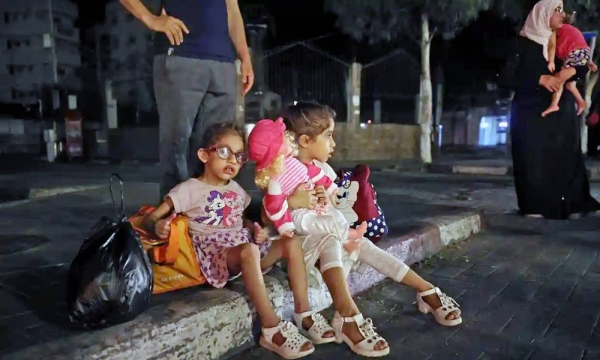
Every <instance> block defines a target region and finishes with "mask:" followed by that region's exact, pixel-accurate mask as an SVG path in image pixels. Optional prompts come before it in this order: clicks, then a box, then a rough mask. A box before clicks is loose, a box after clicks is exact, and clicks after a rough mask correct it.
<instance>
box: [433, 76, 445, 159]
mask: <svg viewBox="0 0 600 360" xmlns="http://www.w3.org/2000/svg"><path fill="white" fill-rule="evenodd" d="M435 77H436V89H435V92H436V93H435V117H434V121H433V148H434V149H435V150H436V151H435V155H436V156H439V155H441V153H442V144H441V143H440V141H439V140H440V126H441V125H442V112H443V109H444V81H445V80H444V69H443V68H442V66H441V65H438V67H437V71H436V76H435Z"/></svg>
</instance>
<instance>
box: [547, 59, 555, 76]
mask: <svg viewBox="0 0 600 360" xmlns="http://www.w3.org/2000/svg"><path fill="white" fill-rule="evenodd" d="M548 70H550V73H552V74H554V70H556V65H555V64H554V62H549V63H548Z"/></svg>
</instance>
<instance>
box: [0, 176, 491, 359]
mask: <svg viewBox="0 0 600 360" xmlns="http://www.w3.org/2000/svg"><path fill="white" fill-rule="evenodd" d="M147 173H148V171H147V170H144V168H140V169H138V170H136V169H135V167H133V168H132V169H131V170H130V171H129V172H123V177H124V179H125V200H126V211H127V213H130V214H131V213H133V212H134V211H136V210H137V209H138V208H139V206H141V205H142V204H145V203H147V202H148V199H150V198H156V197H157V196H158V185H157V184H156V183H154V182H152V181H151V179H149V178H144V177H145V176H146V174H147ZM109 174H110V172H109V173H104V172H103V170H96V169H95V168H94V167H89V168H88V170H87V171H85V172H75V171H71V172H68V171H66V170H65V171H63V172H62V176H63V178H64V182H63V183H61V184H64V183H65V182H68V181H73V179H90V181H92V180H93V179H104V180H103V181H104V182H105V184H104V185H103V186H102V187H101V188H97V189H91V190H85V191H80V192H75V193H70V194H64V195H60V196H52V197H46V198H40V199H33V200H28V201H25V202H20V203H13V204H10V206H5V207H1V206H0V225H2V228H1V229H0V303H2V304H3V305H2V307H0V308H1V309H0V356H7V357H8V354H11V356H10V358H72V357H75V356H76V355H74V354H77V353H78V354H80V356H83V357H88V356H91V354H95V355H94V356H95V357H97V358H106V359H115V358H125V357H134V358H136V356H137V357H138V358H139V356H141V355H140V354H155V356H159V355H160V354H162V355H164V356H168V355H172V356H184V357H185V356H191V354H196V356H199V357H200V358H212V357H213V354H219V355H221V354H222V353H223V351H224V350H227V349H233V348H235V347H237V346H249V345H250V344H251V339H252V337H251V334H252V331H251V330H252V326H253V324H252V322H251V314H252V309H251V308H250V307H249V306H248V303H247V300H246V299H245V298H244V296H242V295H240V294H241V293H243V286H241V283H240V282H239V281H238V282H235V283H233V284H231V286H228V287H227V288H226V289H222V290H214V289H208V288H197V289H188V290H183V291H179V292H176V293H172V294H166V295H162V296H157V297H155V298H154V302H153V306H152V307H151V308H150V309H149V310H148V311H147V312H146V313H144V314H142V316H140V317H139V318H138V319H136V320H135V321H134V322H131V323H128V324H124V325H122V326H117V327H114V328H109V329H107V330H103V331H99V332H90V333H80V332H78V331H74V330H72V329H70V327H69V325H68V323H67V319H66V306H65V301H64V299H65V279H66V272H67V270H68V263H69V262H70V261H71V259H72V258H73V257H74V256H75V254H76V252H77V250H78V248H79V246H80V244H81V242H82V241H83V239H84V238H85V236H86V234H87V233H88V232H89V230H90V228H91V227H92V226H93V225H94V223H95V222H96V221H97V220H98V219H100V217H101V216H103V215H109V216H115V215H114V209H113V207H112V203H111V200H110V196H109V192H108V186H107V184H106V179H107V178H108V176H109ZM376 177H377V176H376V175H374V180H375V178H376ZM53 178H54V180H55V181H56V182H57V183H59V182H60V180H59V179H60V178H61V177H53ZM140 179H141V180H144V181H141V182H140V181H139V180H140ZM391 189H392V188H390V187H389V186H387V185H384V184H383V183H382V186H381V189H378V190H379V197H380V204H381V206H382V207H383V208H384V210H385V212H386V215H387V217H388V224H389V226H390V228H391V231H390V232H391V235H390V238H391V239H390V242H388V243H382V246H384V247H386V249H388V250H389V251H391V252H392V253H394V254H395V255H396V256H402V257H403V259H405V260H406V261H408V262H414V261H418V260H422V259H423V258H424V257H427V256H430V255H432V254H434V253H435V252H437V251H439V250H440V249H441V248H442V247H443V246H444V245H445V243H444V242H446V243H447V242H450V241H453V240H457V239H464V238H465V237H466V236H468V235H470V234H471V232H477V231H479V229H480V218H479V215H478V214H477V213H476V212H473V211H472V210H469V209H466V208H464V207H461V206H455V205H451V204H448V205H438V204H434V205H428V204H427V203H426V202H423V201H421V200H419V199H414V200H413V201H410V199H407V198H406V197H405V196H402V195H394V194H393V193H390V194H389V195H388V191H390V190H391ZM386 244H387V245H386ZM380 280H381V277H380V276H378V274H375V273H374V272H367V273H366V274H364V275H353V277H352V279H351V284H352V289H353V291H354V292H357V291H362V290H365V289H367V288H368V287H370V286H372V285H373V284H374V283H375V282H377V281H380ZM267 283H268V284H269V289H270V292H271V296H272V297H273V301H274V303H275V305H276V307H277V309H278V311H280V312H281V313H282V315H284V316H286V317H289V315H290V314H289V312H290V311H291V310H290V309H291V308H290V306H291V301H290V298H289V296H290V294H289V293H288V292H286V291H285V290H284V289H287V285H286V283H285V280H284V279H283V274H281V273H277V272H276V273H273V274H271V276H269V279H268V280H267ZM311 301H313V304H314V305H315V306H316V307H317V308H319V307H320V308H325V307H327V306H329V305H330V304H331V302H330V298H329V296H328V294H327V292H326V291H323V289H322V288H316V289H313V290H312V292H311ZM217 313H218V314H221V316H218V317H215V314H217ZM223 314H226V315H223ZM200 325H202V326H200ZM182 329H187V330H185V331H183V330H182ZM67 338H68V339H69V340H67ZM194 339H196V341H199V340H198V339H202V341H206V344H204V343H202V344H200V343H197V342H196V341H195V340H194ZM219 339H220V340H219ZM37 344H46V345H43V346H42V347H37V348H32V346H34V345H37ZM184 344H188V345H184ZM192 345H193V346H192ZM18 351H25V352H18ZM84 354H85V355H84ZM199 354H203V355H199ZM162 355H160V356H162ZM144 356H145V355H144Z"/></svg>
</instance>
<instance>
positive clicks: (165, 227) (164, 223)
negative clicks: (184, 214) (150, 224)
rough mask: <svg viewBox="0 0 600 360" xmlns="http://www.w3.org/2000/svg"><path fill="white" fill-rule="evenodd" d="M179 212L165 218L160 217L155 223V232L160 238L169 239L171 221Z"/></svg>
mask: <svg viewBox="0 0 600 360" xmlns="http://www.w3.org/2000/svg"><path fill="white" fill-rule="evenodd" d="M176 216H177V214H175V213H173V214H171V215H169V216H168V217H166V218H164V219H160V220H158V221H157V222H156V224H154V232H155V233H156V236H158V238H159V239H168V238H169V234H170V233H171V222H173V220H174V219H175V217H176Z"/></svg>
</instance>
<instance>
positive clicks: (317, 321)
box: [294, 311, 335, 345]
mask: <svg viewBox="0 0 600 360" xmlns="http://www.w3.org/2000/svg"><path fill="white" fill-rule="evenodd" d="M308 316H310V318H311V319H312V321H313V324H312V326H311V327H310V329H308V330H304V327H303V326H302V320H303V319H304V318H305V317H308ZM294 321H295V322H296V327H297V328H298V329H300V330H301V331H306V333H307V334H308V336H309V337H310V339H311V340H312V342H313V344H315V345H320V344H327V343H330V342H334V341H335V337H334V336H332V337H328V338H326V337H323V335H324V334H325V333H326V332H328V331H331V332H332V333H334V330H333V328H332V327H331V326H329V323H327V320H325V318H324V317H323V315H321V314H319V313H313V312H312V311H306V312H303V313H301V314H294Z"/></svg>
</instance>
